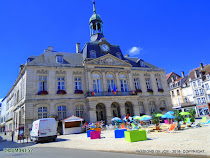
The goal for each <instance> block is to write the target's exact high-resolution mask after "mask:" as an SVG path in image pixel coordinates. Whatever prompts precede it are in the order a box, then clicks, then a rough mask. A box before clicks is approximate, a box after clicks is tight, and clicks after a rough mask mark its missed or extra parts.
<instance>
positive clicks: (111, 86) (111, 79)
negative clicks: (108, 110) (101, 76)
mask: <svg viewBox="0 0 210 158" xmlns="http://www.w3.org/2000/svg"><path fill="white" fill-rule="evenodd" d="M106 78H107V89H108V92H111V91H112V90H113V89H114V86H115V84H114V77H113V75H111V74H108V75H107V76H106ZM115 88H116V87H115Z"/></svg>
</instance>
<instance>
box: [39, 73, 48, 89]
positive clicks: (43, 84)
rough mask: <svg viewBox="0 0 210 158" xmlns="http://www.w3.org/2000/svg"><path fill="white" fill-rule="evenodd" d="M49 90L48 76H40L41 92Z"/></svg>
mask: <svg viewBox="0 0 210 158" xmlns="http://www.w3.org/2000/svg"><path fill="white" fill-rule="evenodd" d="M46 90H47V76H39V92H40V91H46Z"/></svg>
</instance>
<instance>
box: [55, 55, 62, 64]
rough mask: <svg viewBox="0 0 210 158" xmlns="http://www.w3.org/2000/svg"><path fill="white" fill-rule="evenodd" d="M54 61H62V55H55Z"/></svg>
mask: <svg viewBox="0 0 210 158" xmlns="http://www.w3.org/2000/svg"><path fill="white" fill-rule="evenodd" d="M56 62H57V63H63V56H62V55H57V56H56Z"/></svg>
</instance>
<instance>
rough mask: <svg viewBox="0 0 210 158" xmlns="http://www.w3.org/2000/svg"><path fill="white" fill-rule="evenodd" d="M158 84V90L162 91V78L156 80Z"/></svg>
mask: <svg viewBox="0 0 210 158" xmlns="http://www.w3.org/2000/svg"><path fill="white" fill-rule="evenodd" d="M156 83H157V88H158V89H162V84H161V79H160V78H156Z"/></svg>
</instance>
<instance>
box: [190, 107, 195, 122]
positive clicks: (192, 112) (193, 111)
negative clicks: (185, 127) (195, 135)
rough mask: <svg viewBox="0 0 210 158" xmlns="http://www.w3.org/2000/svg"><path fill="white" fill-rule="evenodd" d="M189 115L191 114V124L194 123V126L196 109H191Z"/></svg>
mask: <svg viewBox="0 0 210 158" xmlns="http://www.w3.org/2000/svg"><path fill="white" fill-rule="evenodd" d="M189 113H190V122H192V124H193V122H195V114H196V112H195V109H190V111H189Z"/></svg>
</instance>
